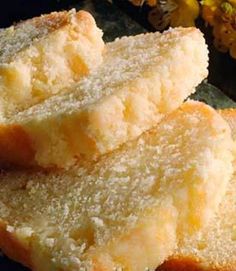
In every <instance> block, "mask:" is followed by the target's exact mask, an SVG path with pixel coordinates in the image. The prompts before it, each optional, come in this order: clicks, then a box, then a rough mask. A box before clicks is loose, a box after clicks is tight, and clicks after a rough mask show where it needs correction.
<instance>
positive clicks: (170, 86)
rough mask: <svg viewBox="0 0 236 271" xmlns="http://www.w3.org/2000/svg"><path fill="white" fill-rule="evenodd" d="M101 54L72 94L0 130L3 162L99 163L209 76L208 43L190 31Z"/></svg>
mask: <svg viewBox="0 0 236 271" xmlns="http://www.w3.org/2000/svg"><path fill="white" fill-rule="evenodd" d="M105 49H106V53H105V54H104V62H103V64H102V65H101V66H100V68H99V69H98V71H96V72H94V73H92V74H91V76H88V77H86V78H85V79H83V80H82V81H81V82H80V83H79V84H78V85H77V86H75V87H74V88H72V89H71V92H70V93H67V94H64V95H57V96H54V97H52V98H51V99H48V100H46V101H45V102H44V103H41V104H39V105H37V106H34V107H32V108H30V109H29V110H26V111H24V112H21V113H19V114H18V115H17V116H15V117H13V118H12V119H11V120H9V121H7V122H6V123H3V124H2V125H1V128H0V149H1V150H2V151H1V153H0V161H1V162H2V163H3V162H8V163H15V164H20V165H40V166H42V167H50V166H58V167H69V166H71V165H72V164H74V163H75V162H76V160H80V161H81V160H83V159H84V157H86V158H90V159H91V158H96V157H98V156H99V155H101V154H104V153H107V152H109V151H111V150H113V149H115V148H117V147H118V146H119V145H120V144H122V143H124V142H126V141H127V140H131V139H134V138H135V137H137V136H139V135H140V134H141V133H142V132H143V131H145V130H148V129H150V128H151V127H153V126H154V125H156V123H157V122H158V121H160V119H161V118H162V117H163V116H164V115H165V114H167V113H169V112H171V111H172V110H174V109H176V108H177V107H178V106H180V104H181V103H182V102H183V101H184V99H185V98H186V97H187V96H188V95H189V94H190V93H192V92H194V91H195V89H194V87H195V86H197V85H198V84H199V83H200V82H201V81H202V80H203V79H204V78H205V77H206V76H207V73H208V71H207V65H208V51H207V46H206V44H205V40H204V38H203V35H202V33H201V32H200V31H199V30H197V29H195V28H175V29H171V30H169V31H167V32H165V33H164V34H160V33H149V34H141V35H138V36H131V37H124V38H121V39H118V40H116V41H114V42H112V43H108V44H107V45H106V47H105ZM17 138H19V140H16V139H17Z"/></svg>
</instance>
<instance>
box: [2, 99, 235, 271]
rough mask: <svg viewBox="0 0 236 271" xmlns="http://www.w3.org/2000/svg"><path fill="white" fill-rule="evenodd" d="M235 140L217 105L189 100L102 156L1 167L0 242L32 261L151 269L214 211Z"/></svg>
mask: <svg viewBox="0 0 236 271" xmlns="http://www.w3.org/2000/svg"><path fill="white" fill-rule="evenodd" d="M232 145H233V143H232V139H231V135H230V129H229V127H228V125H227V123H226V122H225V121H224V120H223V118H222V117H221V116H220V115H219V114H218V113H217V112H216V111H215V110H213V109H212V108H210V107H209V106H207V105H205V104H203V103H199V102H187V103H185V104H184V105H182V106H181V107H180V108H179V109H177V110H176V111H174V112H173V113H171V114H170V115H168V116H167V117H166V118H164V119H163V120H162V121H161V123H160V124H159V125H158V126H157V127H156V128H154V129H153V130H150V131H148V132H146V133H144V134H143V135H142V136H140V138H139V139H137V140H135V141H131V142H128V143H127V144H125V145H123V146H122V147H121V148H120V149H118V150H116V151H114V152H112V153H110V154H107V155H104V156H103V157H101V158H100V160H99V161H97V162H92V161H90V162H84V163H83V164H82V165H80V166H76V167H73V168H72V169H70V170H68V171H59V172H58V173H35V172H32V173H29V172H28V173H27V172H13V173H5V174H4V173H2V174H1V178H0V194H1V198H0V206H1V207H0V221H1V222H0V247H1V248H2V249H3V251H4V252H5V253H6V254H7V255H8V256H9V257H11V258H13V259H15V260H17V261H20V262H21V263H23V264H25V265H27V266H28V267H30V268H32V270H34V271H59V270H66V271H72V270H73V271H74V270H81V271H82V270H93V271H95V270H96V271H113V270H116V269H113V268H115V267H117V268H119V267H120V268H123V269H117V270H124V271H143V270H147V269H145V268H149V269H148V270H153V268H155V267H156V266H158V264H160V263H162V262H163V260H164V259H165V258H166V257H167V256H169V255H170V254H171V253H173V250H174V248H175V246H176V244H177V242H179V241H180V240H182V238H184V237H185V236H188V237H189V236H190V235H192V234H194V233H195V232H196V231H198V230H199V229H201V228H202V227H204V226H205V225H207V223H208V222H209V220H210V219H211V217H212V215H213V213H214V212H215V210H216V208H217V205H218V204H219V202H220V200H221V199H222V197H223V195H224V192H225V190H226V186H227V183H228V181H229V179H230V178H231V173H232V163H231V162H232V158H233V157H232V152H231V151H232V150H231V149H232ZM83 268H85V269H83ZM86 268H87V269H86Z"/></svg>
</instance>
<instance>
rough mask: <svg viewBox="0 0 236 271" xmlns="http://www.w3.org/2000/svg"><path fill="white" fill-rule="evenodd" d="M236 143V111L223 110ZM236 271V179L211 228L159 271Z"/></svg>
mask: <svg viewBox="0 0 236 271" xmlns="http://www.w3.org/2000/svg"><path fill="white" fill-rule="evenodd" d="M220 114H221V115H222V116H223V117H224V118H225V119H226V120H227V122H228V123H229V124H230V127H231V130H232V136H233V138H234V140H235V139H236V110H235V109H225V110H221V111H220ZM234 168H236V164H234ZM234 270H236V175H234V177H233V178H232V179H231V181H230V183H229V185H228V187H227V193H226V195H225V196H224V198H223V200H222V202H221V204H220V207H219V210H218V211H217V213H216V215H215V217H214V219H213V220H212V221H211V222H210V225H209V226H208V227H207V228H205V229H204V230H201V231H200V232H199V233H198V234H196V235H195V236H192V237H191V238H186V239H185V240H184V242H183V244H181V246H180V247H179V248H178V249H177V250H176V252H175V254H174V255H173V256H172V257H170V259H169V260H168V261H166V262H165V263H164V264H163V265H162V266H160V267H159V268H158V269H157V271H234Z"/></svg>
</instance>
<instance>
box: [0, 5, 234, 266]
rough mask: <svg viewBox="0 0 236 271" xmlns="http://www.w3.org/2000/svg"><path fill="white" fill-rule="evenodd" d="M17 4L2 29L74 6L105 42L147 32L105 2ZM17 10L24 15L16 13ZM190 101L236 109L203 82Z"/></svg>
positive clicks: (4, 262)
mask: <svg viewBox="0 0 236 271" xmlns="http://www.w3.org/2000/svg"><path fill="white" fill-rule="evenodd" d="M14 2H16V3H17V6H15V9H11V12H10V11H9V13H4V14H9V15H8V16H5V19H4V16H2V17H1V19H0V24H1V26H3V25H4V26H7V25H9V24H11V23H12V22H13V21H17V20H19V19H26V18H30V17H33V16H36V15H39V14H41V13H45V12H50V11H52V10H60V9H65V8H66V9H68V8H71V7H75V8H76V9H81V8H83V9H85V10H88V11H90V12H91V13H92V14H93V16H94V17H95V18H96V21H97V24H98V25H99V27H101V28H102V29H103V31H104V39H105V40H106V41H111V40H114V39H115V38H116V37H120V36H123V35H134V34H139V33H142V32H146V30H145V28H143V27H142V26H140V25H139V24H138V23H137V22H134V21H133V20H132V19H131V18H130V17H129V16H128V15H126V14H125V13H124V12H122V11H121V10H120V9H118V8H117V7H116V6H114V5H112V4H110V3H108V2H107V1H104V0H95V1H92V0H88V1H79V3H78V4H74V2H75V1H56V0H55V1H46V2H45V1H42V2H41V1H39V2H40V4H39V2H37V1H9V3H10V4H11V3H12V4H14ZM77 2H78V1H77ZM20 3H21V5H20ZM27 3H28V4H27ZM32 3H33V4H32ZM66 3H67V4H66ZM4 5H5V4H4ZM1 6H2V4H0V16H1V13H2V12H3V9H2V8H1ZM9 7H10V5H9V6H8V8H9ZM17 7H18V8H19V11H21V12H17ZM2 14H3V13H2ZM212 57H213V58H214V61H213V63H218V66H217V67H219V65H220V63H221V61H223V62H224V63H225V64H227V61H228V62H229V64H227V65H230V63H231V65H232V60H229V59H228V57H227V56H225V57H226V58H225V60H221V58H220V59H218V57H219V56H218V53H216V55H215V56H214V55H213V56H212ZM234 71H236V69H234ZM214 72H215V73H216V74H215V75H214V76H215V77H216V78H218V80H219V79H221V80H222V78H221V77H222V74H219V75H218V74H217V70H216V69H215V70H214ZM211 81H212V80H211ZM213 81H214V80H213ZM227 82H228V81H227V80H226V83H225V84H227ZM230 82H231V81H230ZM233 82H235V81H233ZM228 84H229V85H230V87H231V88H232V82H231V83H229V82H228ZM191 98H193V99H196V100H200V101H204V102H206V103H208V104H210V105H212V106H213V107H215V108H227V107H236V103H235V102H234V101H233V100H231V99H230V98H229V97H228V96H226V95H225V94H224V93H223V92H222V91H221V90H219V89H218V88H216V87H214V86H212V85H211V84H207V83H202V84H201V85H200V86H199V87H198V90H197V92H196V94H194V95H192V97H191ZM0 271H28V269H27V268H25V267H22V266H21V265H19V264H17V263H15V262H13V261H11V260H9V259H8V258H6V257H4V256H0Z"/></svg>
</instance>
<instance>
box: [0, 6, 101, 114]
mask: <svg viewBox="0 0 236 271" xmlns="http://www.w3.org/2000/svg"><path fill="white" fill-rule="evenodd" d="M103 47H104V43H103V40H102V31H101V30H100V29H99V28H97V26H96V23H95V21H94V19H93V17H92V16H91V15H90V14H89V13H88V12H86V11H79V12H76V11H75V10H74V9H73V10H70V11H63V12H53V13H51V14H48V15H42V16H40V17H36V18H33V19H30V20H27V21H23V22H21V23H19V24H16V25H15V26H11V27H9V28H6V29H1V30H0V76H1V82H0V113H1V115H2V118H4V117H10V116H11V115H12V114H15V113H16V112H18V111H20V110H23V109H26V108H28V107H30V106H32V105H33V104H35V103H38V102H39V101H42V100H44V99H46V98H48V97H50V96H52V95H54V94H56V93H57V92H59V91H61V90H62V89H64V88H65V87H66V86H69V85H70V84H72V83H73V82H75V81H78V80H79V79H80V78H81V77H82V76H84V75H87V74H88V73H89V72H90V71H91V70H93V69H95V68H96V67H97V66H98V65H99V64H101V62H102V51H103Z"/></svg>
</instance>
